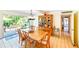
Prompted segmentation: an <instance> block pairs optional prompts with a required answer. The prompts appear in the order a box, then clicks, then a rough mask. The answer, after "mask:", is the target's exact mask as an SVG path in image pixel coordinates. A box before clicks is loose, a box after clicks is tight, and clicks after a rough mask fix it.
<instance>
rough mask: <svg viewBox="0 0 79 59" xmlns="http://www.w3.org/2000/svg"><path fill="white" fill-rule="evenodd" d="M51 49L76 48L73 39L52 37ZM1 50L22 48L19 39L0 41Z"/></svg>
mask: <svg viewBox="0 0 79 59" xmlns="http://www.w3.org/2000/svg"><path fill="white" fill-rule="evenodd" d="M50 47H51V48H74V46H73V45H72V42H71V39H70V38H69V37H66V36H62V37H57V36H51V38H50ZM0 48H21V46H20V44H19V43H18V37H15V38H12V39H9V40H6V39H0Z"/></svg>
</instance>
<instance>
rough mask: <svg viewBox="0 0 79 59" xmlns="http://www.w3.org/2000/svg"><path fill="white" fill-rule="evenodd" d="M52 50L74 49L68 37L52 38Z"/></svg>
mask: <svg viewBox="0 0 79 59" xmlns="http://www.w3.org/2000/svg"><path fill="white" fill-rule="evenodd" d="M50 42H51V43H50V47H51V48H73V45H72V43H71V40H70V38H68V37H55V36H54V37H51V39H50Z"/></svg>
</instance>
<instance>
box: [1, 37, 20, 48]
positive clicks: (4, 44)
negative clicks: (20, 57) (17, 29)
mask: <svg viewBox="0 0 79 59" xmlns="http://www.w3.org/2000/svg"><path fill="white" fill-rule="evenodd" d="M0 48H20V44H19V43H18V37H16V38H12V39H10V40H6V39H0Z"/></svg>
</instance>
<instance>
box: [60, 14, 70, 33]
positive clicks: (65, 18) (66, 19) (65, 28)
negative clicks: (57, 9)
mask: <svg viewBox="0 0 79 59" xmlns="http://www.w3.org/2000/svg"><path fill="white" fill-rule="evenodd" d="M61 32H63V33H67V34H70V15H62V16H61Z"/></svg>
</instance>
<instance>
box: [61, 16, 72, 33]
mask: <svg viewBox="0 0 79 59" xmlns="http://www.w3.org/2000/svg"><path fill="white" fill-rule="evenodd" d="M65 17H67V18H69V34H70V28H71V15H61V22H60V23H61V32H64V31H63V29H62V27H63V26H62V21H63V18H65Z"/></svg>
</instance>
